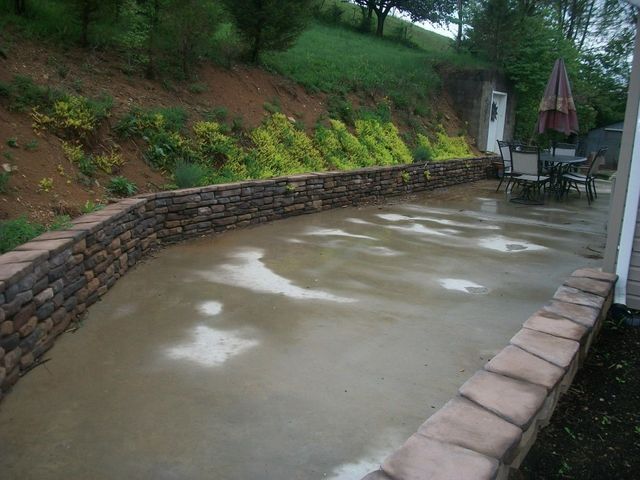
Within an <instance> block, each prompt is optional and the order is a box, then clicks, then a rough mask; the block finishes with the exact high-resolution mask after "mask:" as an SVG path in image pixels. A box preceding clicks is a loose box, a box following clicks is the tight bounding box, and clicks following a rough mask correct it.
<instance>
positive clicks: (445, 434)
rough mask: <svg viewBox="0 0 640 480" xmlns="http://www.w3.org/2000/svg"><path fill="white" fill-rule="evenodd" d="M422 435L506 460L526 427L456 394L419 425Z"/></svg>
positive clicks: (419, 431)
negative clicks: (520, 426)
mask: <svg viewBox="0 0 640 480" xmlns="http://www.w3.org/2000/svg"><path fill="white" fill-rule="evenodd" d="M418 433H419V434H420V435H424V436H425V437H429V438H432V439H434V440H438V441H440V442H444V443H451V444H453V445H458V446H459V447H464V448H467V449H469V450H473V451H474V452H478V453H482V454H483V455H486V456H488V457H493V458H496V459H498V460H501V461H504V459H505V458H507V459H509V458H510V457H511V454H512V453H513V451H514V450H515V448H516V447H517V446H518V443H519V442H520V438H521V437H522V430H520V429H519V428H518V427H516V426H515V425H513V424H511V423H509V422H507V421H506V420H503V419H502V418H500V417H498V416H497V415H495V414H493V413H491V412H489V411H488V410H485V409H484V408H482V407H480V406H478V405H477V404H475V403H473V402H470V401H469V400H466V399H465V398H462V397H454V398H453V399H451V400H449V401H448V402H447V403H446V404H445V405H444V406H443V407H442V408H441V409H440V410H438V411H437V412H436V413H434V414H433V415H431V417H429V419H428V420H427V421H426V422H424V423H423V424H422V426H421V427H420V428H419V429H418Z"/></svg>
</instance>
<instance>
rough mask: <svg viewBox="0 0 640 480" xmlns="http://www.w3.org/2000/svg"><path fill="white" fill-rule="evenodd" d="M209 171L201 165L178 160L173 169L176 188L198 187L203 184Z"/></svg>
mask: <svg viewBox="0 0 640 480" xmlns="http://www.w3.org/2000/svg"><path fill="white" fill-rule="evenodd" d="M208 175H209V171H208V169H207V168H205V167H204V166H203V165H200V164H197V163H189V162H185V161H184V160H178V161H177V162H176V164H175V167H174V170H173V179H174V183H175V185H176V186H177V187H178V188H191V187H199V186H202V185H204V184H205V182H206V179H207V177H208Z"/></svg>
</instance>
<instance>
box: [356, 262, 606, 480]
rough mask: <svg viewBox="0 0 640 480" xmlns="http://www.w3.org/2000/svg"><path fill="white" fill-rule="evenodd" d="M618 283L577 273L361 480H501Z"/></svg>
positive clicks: (580, 354) (520, 455)
mask: <svg viewBox="0 0 640 480" xmlns="http://www.w3.org/2000/svg"><path fill="white" fill-rule="evenodd" d="M616 281H617V276H616V275H613V274H609V273H603V272H601V271H599V270H595V269H586V268H584V269H580V270H576V271H575V272H573V274H572V275H571V276H570V277H569V278H568V279H567V280H566V281H565V282H564V284H563V285H562V286H561V287H559V288H558V290H557V291H556V293H555V294H554V296H553V299H552V300H551V301H550V302H549V303H548V304H547V305H545V306H544V307H542V308H541V309H540V310H538V311H537V312H535V313H534V314H533V315H532V316H531V317H529V319H528V320H527V321H526V322H524V324H523V328H522V329H521V330H520V331H518V333H516V334H515V335H514V336H513V338H512V339H511V341H510V345H509V346H507V347H505V348H504V349H503V350H502V351H500V352H499V353H498V354H497V355H496V356H495V357H493V358H492V359H491V360H490V361H489V362H487V364H486V365H485V366H484V368H483V369H482V370H479V371H477V372H476V373H475V374H474V375H473V376H472V377H471V378H470V379H469V380H467V381H466V382H465V383H464V384H463V385H462V386H461V387H460V389H459V390H458V395H457V396H456V397H454V398H453V399H451V400H450V401H449V402H447V403H446V404H445V405H444V406H443V407H442V408H441V409H439V410H438V411H437V412H436V413H434V414H433V415H432V416H431V417H429V419H428V420H427V421H426V422H425V423H423V424H422V425H421V426H420V428H419V429H418V431H417V432H416V433H414V434H413V435H412V436H411V437H409V439H408V440H407V441H406V442H405V444H404V445H403V446H402V447H400V448H399V449H398V450H396V451H395V452H394V453H392V454H391V455H389V456H388V457H387V459H386V460H385V461H384V463H383V464H382V466H381V468H380V470H377V471H375V472H371V473H370V474H368V475H367V476H365V477H364V478H363V480H439V479H464V480H490V479H500V480H504V479H507V478H508V477H509V472H510V471H511V470H512V469H517V468H519V466H520V464H521V463H522V461H523V460H524V458H525V456H526V455H527V453H528V451H529V449H530V448H531V446H532V445H533V443H534V442H535V440H536V436H537V433H538V430H540V429H541V428H543V427H545V426H546V425H547V424H548V422H549V419H550V418H551V415H552V414H553V411H554V409H555V407H556V404H557V402H558V399H559V397H560V395H561V394H563V393H564V392H566V391H567V389H568V388H569V386H570V385H571V382H572V381H573V377H574V376H575V374H576V372H577V370H578V368H579V367H580V366H581V364H582V362H583V361H584V359H585V357H586V355H587V352H588V350H589V347H590V346H591V342H592V341H593V339H594V338H595V336H596V335H597V334H598V332H599V330H600V328H601V327H602V324H603V321H604V318H605V317H606V314H607V311H608V310H609V307H610V306H611V302H612V299H613V287H614V285H615V282H616Z"/></svg>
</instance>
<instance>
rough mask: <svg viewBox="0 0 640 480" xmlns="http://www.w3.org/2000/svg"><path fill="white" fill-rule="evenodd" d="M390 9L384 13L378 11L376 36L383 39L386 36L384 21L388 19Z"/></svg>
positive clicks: (383, 11)
mask: <svg viewBox="0 0 640 480" xmlns="http://www.w3.org/2000/svg"><path fill="white" fill-rule="evenodd" d="M389 11H390V8H388V9H386V10H382V11H377V10H376V17H378V25H377V26H376V35H377V36H378V37H382V35H383V34H384V21H385V20H386V19H387V15H389Z"/></svg>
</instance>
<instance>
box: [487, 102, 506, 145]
mask: <svg viewBox="0 0 640 480" xmlns="http://www.w3.org/2000/svg"><path fill="white" fill-rule="evenodd" d="M506 116H507V94H506V93H503V92H493V93H492V94H491V105H490V106H489V131H488V133H487V149H486V150H487V152H494V153H499V150H498V140H503V139H504V122H505V118H506Z"/></svg>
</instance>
